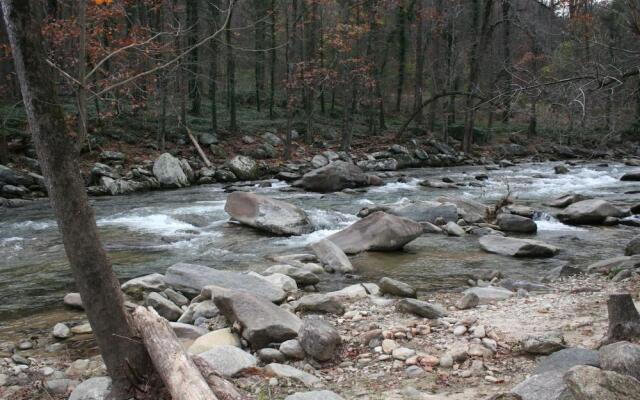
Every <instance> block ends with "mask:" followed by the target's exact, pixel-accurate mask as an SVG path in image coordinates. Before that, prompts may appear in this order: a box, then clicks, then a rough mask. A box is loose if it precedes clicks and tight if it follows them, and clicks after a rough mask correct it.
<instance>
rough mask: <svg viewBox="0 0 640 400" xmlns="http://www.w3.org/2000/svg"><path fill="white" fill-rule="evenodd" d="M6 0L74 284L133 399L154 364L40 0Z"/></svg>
mask: <svg viewBox="0 0 640 400" xmlns="http://www.w3.org/2000/svg"><path fill="white" fill-rule="evenodd" d="M1 4H2V9H3V14H4V19H5V26H6V29H7V33H8V36H9V39H10V43H11V49H12V52H13V60H14V65H15V70H16V73H17V76H18V80H19V81H20V88H21V92H22V99H23V102H24V105H25V109H26V113H27V119H28V122H29V127H30V130H31V134H32V137H33V142H34V144H35V147H36V152H37V153H38V159H39V161H40V164H41V166H42V171H43V174H44V178H45V182H46V185H47V189H48V193H49V199H50V201H51V205H52V208H53V210H54V213H55V217H56V221H57V223H58V229H59V231H60V233H61V234H62V240H63V243H64V248H65V251H66V254H67V258H68V259H69V264H70V266H71V270H72V272H73V276H74V278H75V282H76V287H77V289H78V291H79V292H80V296H81V297H82V299H83V303H84V307H85V311H86V313H87V316H88V318H89V322H90V323H91V326H92V328H93V332H94V334H95V337H96V341H97V343H98V346H99V347H100V349H101V351H102V357H103V359H104V362H105V365H106V366H107V371H108V372H109V375H110V376H111V378H112V380H113V393H112V394H113V397H114V398H115V399H125V398H130V397H131V395H132V394H133V392H134V390H133V389H134V386H133V385H132V382H131V381H130V379H131V378H133V377H146V379H149V378H152V377H153V368H152V365H151V363H150V360H149V356H148V354H147V352H146V350H145V348H144V346H142V344H140V343H139V342H137V341H136V340H132V339H131V338H132V337H133V332H132V330H131V328H130V326H129V324H128V320H127V315H126V313H125V310H124V300H123V296H122V292H121V291H120V283H119V282H118V279H117V278H116V276H115V274H114V272H113V269H112V268H111V263H110V261H109V258H108V257H107V254H106V252H105V250H104V248H103V247H102V244H101V241H100V237H99V235H98V229H97V227H96V223H95V218H94V214H93V211H92V209H91V207H90V206H89V203H88V199H87V194H86V192H85V188H84V182H83V180H82V177H81V175H80V168H79V166H78V162H77V155H78V152H77V148H76V146H75V144H74V139H73V137H72V135H71V134H70V132H69V131H68V129H67V126H66V125H65V119H64V114H63V111H62V107H61V106H60V104H59V103H58V101H57V95H56V90H55V86H54V81H53V80H52V79H50V77H52V76H55V72H54V71H53V70H52V69H51V68H50V67H49V65H48V64H47V63H46V61H45V60H46V55H45V51H44V48H43V45H42V44H43V42H44V40H43V38H42V35H41V25H40V23H39V21H37V20H35V18H34V13H35V10H34V7H33V5H34V3H33V2H30V1H19V0H2V1H1ZM147 382H148V381H147ZM133 383H134V384H138V383H140V382H133ZM151 387H154V386H153V385H152V386H151Z"/></svg>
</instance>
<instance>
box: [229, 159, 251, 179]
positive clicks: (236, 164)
mask: <svg viewBox="0 0 640 400" xmlns="http://www.w3.org/2000/svg"><path fill="white" fill-rule="evenodd" d="M227 167H228V168H229V169H230V170H231V172H233V173H234V175H235V176H236V177H238V179H240V180H241V181H250V180H255V179H258V164H257V163H256V162H255V161H254V160H253V159H252V158H251V157H246V156H235V157H233V158H232V159H231V160H229V161H227Z"/></svg>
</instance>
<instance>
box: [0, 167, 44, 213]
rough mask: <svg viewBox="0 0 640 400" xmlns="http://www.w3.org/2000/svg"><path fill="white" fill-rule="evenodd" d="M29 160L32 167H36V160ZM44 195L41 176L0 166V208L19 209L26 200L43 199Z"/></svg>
mask: <svg viewBox="0 0 640 400" xmlns="http://www.w3.org/2000/svg"><path fill="white" fill-rule="evenodd" d="M25 158H26V157H25ZM29 160H30V161H32V163H33V165H34V167H37V166H38V161H37V160H34V159H29ZM38 171H39V168H38ZM46 193H47V189H46V186H45V184H44V178H43V177H42V176H41V175H39V174H37V173H35V172H23V171H19V170H17V169H12V168H9V167H7V166H4V165H0V207H8V208H14V207H20V206H22V205H24V204H26V203H27V202H28V200H30V199H33V198H37V197H43V196H45V195H46Z"/></svg>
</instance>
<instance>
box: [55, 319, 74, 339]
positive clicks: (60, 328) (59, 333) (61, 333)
mask: <svg viewBox="0 0 640 400" xmlns="http://www.w3.org/2000/svg"><path fill="white" fill-rule="evenodd" d="M52 335H53V337H54V338H56V339H68V338H70V337H71V336H72V335H73V334H72V333H71V329H69V327H68V326H66V325H65V324H63V323H61V322H58V323H57V324H56V325H55V326H54V327H53V331H52Z"/></svg>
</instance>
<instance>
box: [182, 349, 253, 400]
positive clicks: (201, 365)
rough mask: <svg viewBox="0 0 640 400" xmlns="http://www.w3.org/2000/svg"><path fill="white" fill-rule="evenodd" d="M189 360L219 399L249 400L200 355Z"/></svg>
mask: <svg viewBox="0 0 640 400" xmlns="http://www.w3.org/2000/svg"><path fill="white" fill-rule="evenodd" d="M191 360H192V361H193V363H194V364H195V365H196V367H198V369H199V370H200V373H201V374H202V376H203V377H204V379H205V380H206V381H207V383H208V384H209V386H210V387H211V390H213V393H214V394H215V395H216V396H217V397H218V399H220V400H249V397H247V396H245V395H243V394H242V393H240V392H239V391H238V389H236V387H235V386H234V385H233V384H232V383H231V382H229V381H227V380H225V379H224V378H222V376H221V375H220V373H219V372H218V371H216V370H215V369H213V368H212V367H211V366H210V365H209V364H208V363H207V362H206V361H205V360H203V359H202V357H200V356H197V355H196V356H192V357H191Z"/></svg>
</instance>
